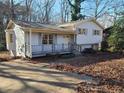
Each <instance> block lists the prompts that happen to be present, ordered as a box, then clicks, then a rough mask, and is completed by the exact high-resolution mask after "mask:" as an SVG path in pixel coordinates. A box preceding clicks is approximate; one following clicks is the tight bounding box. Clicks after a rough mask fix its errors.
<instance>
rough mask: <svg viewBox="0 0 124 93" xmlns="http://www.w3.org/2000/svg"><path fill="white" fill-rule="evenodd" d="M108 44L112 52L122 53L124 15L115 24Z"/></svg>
mask: <svg viewBox="0 0 124 93" xmlns="http://www.w3.org/2000/svg"><path fill="white" fill-rule="evenodd" d="M108 43H109V46H110V48H111V50H112V51H119V52H123V51H124V15H123V16H122V17H121V18H119V19H118V20H117V21H116V22H115V24H114V26H113V28H112V33H111V35H110V36H109V38H108Z"/></svg>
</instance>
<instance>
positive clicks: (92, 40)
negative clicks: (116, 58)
mask: <svg viewBox="0 0 124 93" xmlns="http://www.w3.org/2000/svg"><path fill="white" fill-rule="evenodd" d="M79 28H80V29H87V32H86V34H78V29H79ZM94 30H99V31H100V35H93V31H94ZM76 31H77V36H76V43H77V44H78V45H82V49H84V48H90V47H92V45H96V44H98V45H99V44H100V43H101V42H102V33H103V30H102V29H101V28H100V27H99V26H98V25H97V24H95V23H93V22H85V23H82V24H80V25H77V26H76Z"/></svg>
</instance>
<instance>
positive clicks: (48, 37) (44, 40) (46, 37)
mask: <svg viewBox="0 0 124 93" xmlns="http://www.w3.org/2000/svg"><path fill="white" fill-rule="evenodd" d="M51 36H52V38H51ZM42 44H53V34H43V38H42Z"/></svg>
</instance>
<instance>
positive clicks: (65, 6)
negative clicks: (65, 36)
mask: <svg viewBox="0 0 124 93" xmlns="http://www.w3.org/2000/svg"><path fill="white" fill-rule="evenodd" d="M60 12H61V22H62V23H65V22H68V21H69V15H70V6H69V3H68V1H67V0H61V1H60Z"/></svg>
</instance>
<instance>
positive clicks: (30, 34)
mask: <svg viewBox="0 0 124 93" xmlns="http://www.w3.org/2000/svg"><path fill="white" fill-rule="evenodd" d="M29 37H30V57H31V58H32V32H31V29H30V33H29Z"/></svg>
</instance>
